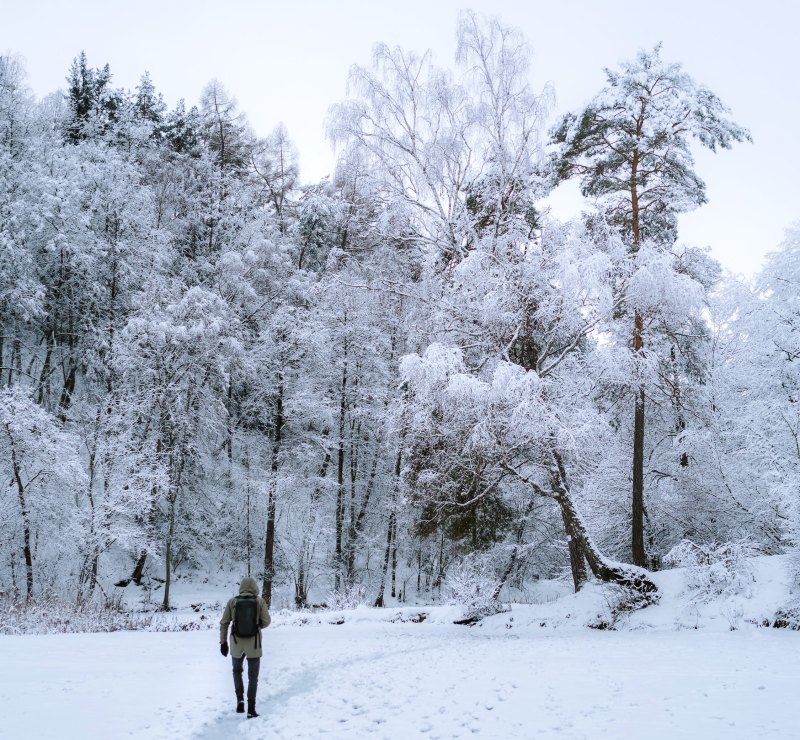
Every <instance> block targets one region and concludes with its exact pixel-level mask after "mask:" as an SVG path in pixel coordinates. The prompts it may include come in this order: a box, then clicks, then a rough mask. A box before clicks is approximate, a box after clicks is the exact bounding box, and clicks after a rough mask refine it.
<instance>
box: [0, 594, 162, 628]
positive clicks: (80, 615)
mask: <svg viewBox="0 0 800 740" xmlns="http://www.w3.org/2000/svg"><path fill="white" fill-rule="evenodd" d="M155 621H157V618H156V616H155V615H154V614H144V613H131V612H128V611H126V610H125V609H124V608H122V607H121V605H120V604H119V603H111V602H102V603H98V602H95V601H92V602H85V603H82V604H75V603H70V602H66V601H62V600H60V599H54V598H49V599H40V600H35V601H25V600H24V599H15V598H12V597H6V598H3V599H0V635H25V634H37V635H49V634H59V633H67V632H69V633H72V632H117V631H120V630H154V631H161V630H159V628H158V626H156V625H154V622H155Z"/></svg>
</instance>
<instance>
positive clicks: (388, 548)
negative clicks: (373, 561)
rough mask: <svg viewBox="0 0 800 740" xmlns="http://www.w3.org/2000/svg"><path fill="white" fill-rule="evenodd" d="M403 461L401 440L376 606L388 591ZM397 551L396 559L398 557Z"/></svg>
mask: <svg viewBox="0 0 800 740" xmlns="http://www.w3.org/2000/svg"><path fill="white" fill-rule="evenodd" d="M402 459H403V441H402V437H401V440H400V449H398V450H397V458H396V459H395V463H394V484H393V489H392V498H391V500H390V502H389V506H390V507H391V508H390V510H389V525H388V527H387V528H386V549H385V550H384V553H383V569H382V570H381V585H380V586H379V587H378V596H377V598H376V599H375V606H383V605H384V601H383V594H384V592H385V590H386V576H387V574H388V572H389V558H390V556H391V554H392V539H393V537H394V533H395V527H396V525H395V522H396V520H397V498H398V496H399V494H400V470H401V464H402ZM396 553H397V550H396V549H395V558H396V557H397V554H396Z"/></svg>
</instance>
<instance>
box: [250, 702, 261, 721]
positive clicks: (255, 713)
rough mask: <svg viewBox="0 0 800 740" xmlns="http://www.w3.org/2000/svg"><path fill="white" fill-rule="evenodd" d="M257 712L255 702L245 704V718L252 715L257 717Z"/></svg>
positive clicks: (251, 717)
mask: <svg viewBox="0 0 800 740" xmlns="http://www.w3.org/2000/svg"><path fill="white" fill-rule="evenodd" d="M258 716H259V715H258V712H257V711H256V705H255V704H248V705H247V719H253V717H258Z"/></svg>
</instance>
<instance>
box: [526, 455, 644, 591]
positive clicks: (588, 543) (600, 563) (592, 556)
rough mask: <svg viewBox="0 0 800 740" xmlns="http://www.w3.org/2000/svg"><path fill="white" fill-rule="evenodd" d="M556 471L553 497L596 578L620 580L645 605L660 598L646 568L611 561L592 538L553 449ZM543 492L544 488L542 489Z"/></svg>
mask: <svg viewBox="0 0 800 740" xmlns="http://www.w3.org/2000/svg"><path fill="white" fill-rule="evenodd" d="M553 457H554V460H555V462H556V470H555V471H554V474H553V476H552V482H553V489H554V490H553V496H552V497H553V498H554V499H555V501H556V503H557V504H558V505H559V508H560V509H561V516H562V517H563V519H564V524H565V527H566V529H567V531H568V532H569V533H570V537H572V538H573V539H574V540H575V541H576V542H577V543H578V546H579V547H580V549H581V551H582V552H583V556H584V557H585V558H586V562H587V563H588V564H589V569H590V570H591V571H592V574H593V575H594V576H595V578H597V579H599V580H601V581H605V582H607V583H616V584H618V585H620V586H623V587H625V588H627V589H630V590H632V591H635V592H637V593H638V594H640V595H641V596H642V597H643V598H644V604H642V605H643V606H645V605H647V604H650V603H653V602H655V601H657V600H658V598H659V596H658V586H656V584H655V583H654V582H653V581H652V580H651V579H650V576H649V574H648V573H647V571H646V570H644V569H643V568H639V567H636V566H630V565H624V564H622V563H613V562H611V561H609V560H607V559H606V558H605V557H604V556H603V554H602V553H601V552H600V550H598V549H597V547H596V545H595V544H594V542H592V539H591V538H590V537H589V534H588V531H587V529H586V525H585V524H584V521H583V517H582V516H581V515H580V513H579V512H578V509H577V507H576V506H575V502H574V501H573V499H572V494H571V493H570V489H569V484H568V481H567V477H566V471H565V468H564V464H563V462H562V460H561V456H560V455H559V454H558V453H557V452H555V451H554V452H553ZM539 492H541V489H539Z"/></svg>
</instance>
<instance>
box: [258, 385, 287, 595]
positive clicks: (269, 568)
mask: <svg viewBox="0 0 800 740" xmlns="http://www.w3.org/2000/svg"><path fill="white" fill-rule="evenodd" d="M283 385H284V378H283V371H281V372H279V373H278V398H277V401H276V402H275V433H274V436H273V440H272V462H271V465H270V472H271V477H270V482H269V495H268V497H267V532H266V537H265V540H264V581H263V584H262V587H261V596H262V598H263V599H264V601H266V602H267V607H270V606H271V605H272V580H273V578H274V576H275V561H274V555H275V512H276V504H275V499H276V496H277V492H278V462H279V453H280V448H281V439H282V436H283V422H284V418H283Z"/></svg>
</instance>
